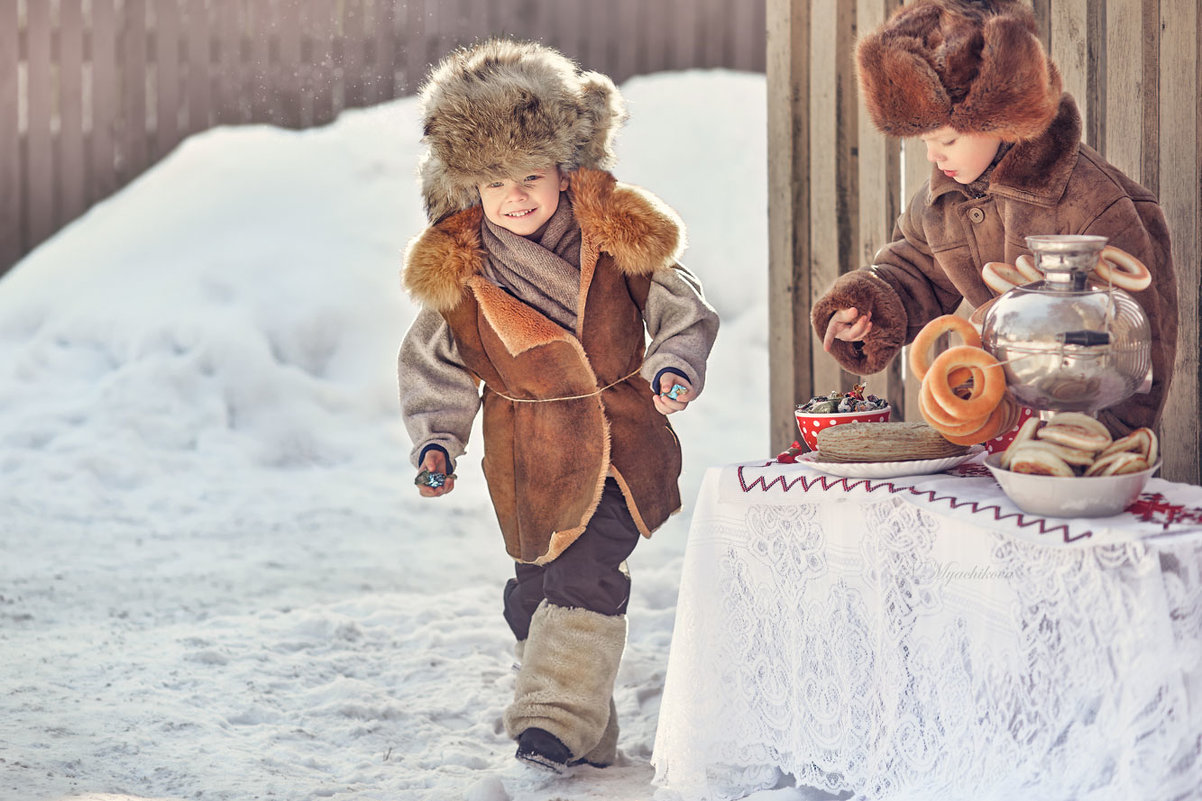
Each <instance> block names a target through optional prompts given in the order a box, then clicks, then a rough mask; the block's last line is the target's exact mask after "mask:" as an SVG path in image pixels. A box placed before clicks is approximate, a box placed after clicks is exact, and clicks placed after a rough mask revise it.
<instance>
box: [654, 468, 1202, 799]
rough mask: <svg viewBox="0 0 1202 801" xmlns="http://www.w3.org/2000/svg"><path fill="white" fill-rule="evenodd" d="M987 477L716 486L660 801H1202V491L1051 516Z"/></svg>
mask: <svg viewBox="0 0 1202 801" xmlns="http://www.w3.org/2000/svg"><path fill="white" fill-rule="evenodd" d="M974 468H976V469H974ZM980 470H983V468H979V467H978V466H974V465H971V464H970V465H962V466H961V467H960V468H957V471H958V472H959V473H960V475H946V474H944V475H939V476H926V477H920V478H907V479H890V480H888V481H885V482H880V481H865V480H852V479H847V480H844V479H837V478H832V477H830V476H823V475H821V474H819V473H817V472H814V471H813V470H811V469H810V468H807V467H803V466H801V465H782V464H777V463H767V464H765V463H763V462H760V463H753V464H745V465H730V466H726V467H721V468H712V469H710V470H709V471H708V472H707V474H706V476H705V479H704V482H703V484H702V488H701V491H700V493H699V497H698V501H697V505H696V508H695V511H694V515H693V523H692V528H691V530H690V533H689V542H688V547H687V550H686V553H685V560H684V570H683V575H682V580H681V588H680V596H679V601H678V604H677V612H676V625H675V632H674V634H673V640H672V649H671V655H670V657H669V662H668V673H667V677H666V680H665V687H664V696H663V700H662V703H661V707H660V714H659V728H658V731H657V734H656V740H655V748H654V754H653V757H652V762H653V764H654V765H655V769H656V775H655V782H656V784H657V785H658V786H659V789H658V790H657V792H656V799H657V801H668V800H669V799H672V800H674V799H685V800H686V801H710V800H711V799H734V798H741V797H744V796H746V795H748V794H750V793H752V792H755V791H757V790H761V789H765V788H770V787H774V786H777V785H778V783H780V782H781V780H782V776H783V774H791V775H792V777H793V781H794V782H795V783H796V784H797V785H798V786H808V787H814V788H819V789H821V790H824V791H827V792H831V793H838V794H842V795H843V796H844V797H851V798H853V799H865V801H894V800H898V801H900V800H901V799H907V800H910V799H913V800H914V801H918V800H919V799H921V800H922V801H935V800H936V799H973V800H974V801H986V800H988V799H998V801H1001V800H1002V799H1005V801H1011V800H1012V799H1020V798H1021V799H1024V801H1038V800H1040V799H1048V800H1049V801H1052V800H1053V799H1057V800H1059V799H1063V800H1064V801H1068V800H1069V799H1072V800H1073V801H1102V800H1103V799H1105V800H1106V801H1144V800H1145V799H1157V801H1162V800H1163V801H1168V800H1169V799H1177V800H1179V801H1180V800H1182V799H1200V798H1202V789H1199V788H1202V488H1198V487H1192V486H1188V485H1182V484H1173V483H1170V482H1166V481H1162V480H1160V479H1153V480H1152V481H1151V482H1149V484H1148V487H1147V488H1146V489H1145V492H1144V494H1143V495H1142V496H1141V498H1140V500H1139V501H1138V502H1137V504H1136V507H1135V508H1133V510H1131V511H1129V512H1128V513H1126V514H1124V515H1121V516H1119V517H1116V518H1110V519H1106V520H1076V521H1066V520H1054V519H1040V518H1035V517H1032V516H1029V515H1024V514H1023V513H1021V512H1020V511H1019V510H1017V509H1016V508H1015V507H1013V506H1012V505H1010V503H1009V501H1008V500H1007V499H1006V498H1005V496H1004V495H1003V494H1002V493H1001V490H1000V489H999V488H998V487H997V485H996V484H994V483H993V480H992V478H989V477H987V475H988V474H987V473H986V474H985V476H982V475H980V474H979V471H980Z"/></svg>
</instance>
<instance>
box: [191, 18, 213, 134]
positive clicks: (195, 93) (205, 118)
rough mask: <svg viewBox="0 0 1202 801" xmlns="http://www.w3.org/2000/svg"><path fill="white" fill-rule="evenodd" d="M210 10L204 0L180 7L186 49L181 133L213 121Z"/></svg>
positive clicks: (203, 126) (207, 124)
mask: <svg viewBox="0 0 1202 801" xmlns="http://www.w3.org/2000/svg"><path fill="white" fill-rule="evenodd" d="M215 1H216V0H214V2H215ZM212 12H213V9H212V6H211V5H210V4H209V3H206V2H204V0H200V1H199V2H197V1H196V0H193V2H190V3H187V4H186V5H185V6H184V13H185V15H186V16H185V22H184V31H185V34H186V38H187V50H188V53H187V58H186V60H185V62H184V63H185V65H186V67H187V73H188V84H187V86H188V91H187V96H188V127H187V128H186V129H185V133H195V132H197V131H203V130H205V129H206V128H208V127H209V126H210V125H212V124H213V118H212V106H213V84H212V77H211V76H212V74H213V62H212V59H213V40H212V21H211V14H212Z"/></svg>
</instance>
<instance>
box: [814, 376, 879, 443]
mask: <svg viewBox="0 0 1202 801" xmlns="http://www.w3.org/2000/svg"><path fill="white" fill-rule="evenodd" d="M889 411H890V408H889V402H888V401H886V400H885V399H884V398H878V397H877V396H876V395H866V394H864V385H863V384H856V386H855V387H853V388H852V390H851V391H850V392H842V393H841V392H839V391H838V390H832V391H831V392H830V393H829V394H827V395H816V396H814V397H813V398H810V400H809V401H807V402H806V403H800V404H798V405H797V408H796V409H795V410H794V415H795V417H796V418H797V429H798V430H799V431H800V432H801V439H802V441H803V442H805V444H806V446H807V447H809V449H810V450H811V451H816V450H818V432H819V431H821V430H823V429H824V428H830V427H831V426H837V425H840V424H842V423H887V422H889Z"/></svg>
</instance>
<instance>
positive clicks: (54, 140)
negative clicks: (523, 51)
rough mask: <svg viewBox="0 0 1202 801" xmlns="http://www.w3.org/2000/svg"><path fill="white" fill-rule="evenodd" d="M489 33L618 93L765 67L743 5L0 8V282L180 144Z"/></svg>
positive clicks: (369, 90) (18, 3)
mask: <svg viewBox="0 0 1202 801" xmlns="http://www.w3.org/2000/svg"><path fill="white" fill-rule="evenodd" d="M496 34H512V35H515V36H520V37H524V38H530V39H536V40H541V41H543V42H545V43H547V44H549V45H552V46H554V47H557V48H559V49H560V50H562V51H563V52H565V53H567V54H568V55H569V56H571V57H573V58H575V59H577V60H578V61H579V62H580V63H581V64H582V65H584V66H585V67H587V68H589V69H595V70H600V71H602V72H606V73H608V74H609V75H610V76H611V77H613V78H614V80H616V81H619V82H621V81H623V80H625V79H626V78H629V77H630V76H632V75H635V74H643V73H648V72H655V71H658V70H674V69H690V68H705V67H726V68H732V69H739V70H749V71H758V72H762V71H763V69H764V7H763V4H762V3H761V2H751V3H748V2H746V0H654V1H653V2H644V0H0V274H3V272H4V271H5V270H7V269H8V268H9V267H10V266H11V265H12V264H13V263H15V262H16V261H17V260H18V259H19V258H20V257H21V256H22V255H24V254H25V253H27V252H29V251H30V250H31V249H32V248H33V247H34V246H36V245H37V244H38V243H39V242H41V241H43V240H44V239H46V238H47V237H49V236H50V235H51V234H53V233H54V232H55V231H57V230H58V229H59V228H61V227H62V226H63V225H65V224H66V223H68V222H70V221H71V220H73V219H75V218H76V217H77V216H79V215H80V214H81V213H83V212H84V211H85V210H86V209H87V208H88V207H89V206H90V205H91V204H93V203H95V202H97V201H99V200H102V199H103V198H105V197H108V196H109V195H110V194H112V193H113V192H114V191H116V190H117V189H118V188H120V187H121V186H123V185H124V184H126V183H128V182H129V181H130V180H132V179H133V178H135V177H136V176H138V175H139V174H141V173H142V171H144V170H145V169H146V168H148V167H149V166H151V165H152V164H154V163H155V162H156V161H157V160H158V159H160V158H162V157H163V156H164V155H166V154H167V153H168V152H169V151H170V150H171V149H172V148H173V147H175V145H176V144H178V143H179V142H180V141H181V140H182V139H183V138H184V137H186V136H188V135H189V134H191V133H194V132H197V131H201V130H204V129H206V128H209V127H211V126H214V125H228V124H235V125H236V124H243V123H252V122H254V123H260V122H263V123H272V124H275V125H281V126H285V127H290V128H302V127H308V126H312V125H320V124H323V123H326V122H329V121H330V120H332V119H333V118H334V117H335V116H336V115H337V114H338V112H339V111H340V110H342V109H343V108H347V107H355V106H367V105H371V104H374V103H379V102H383V101H385V100H388V99H391V98H394V97H399V96H402V95H405V94H411V93H412V92H413V91H414V90H415V88H416V87H417V85H418V84H419V82H420V81H421V79H422V77H423V76H424V74H425V72H426V70H427V68H428V65H429V64H430V63H432V62H433V61H436V60H438V59H439V58H441V57H442V56H443V55H444V54H446V53H447V52H448V51H449V50H451V49H452V48H453V47H455V46H456V45H458V44H462V43H465V42H470V41H472V40H474V39H477V38H480V37H484V36H489V35H496Z"/></svg>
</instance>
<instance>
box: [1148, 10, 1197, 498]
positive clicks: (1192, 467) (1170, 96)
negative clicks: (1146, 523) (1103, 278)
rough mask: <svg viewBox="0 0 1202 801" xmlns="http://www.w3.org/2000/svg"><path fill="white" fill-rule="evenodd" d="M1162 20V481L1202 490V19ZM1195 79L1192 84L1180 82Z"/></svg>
mask: <svg viewBox="0 0 1202 801" xmlns="http://www.w3.org/2000/svg"><path fill="white" fill-rule="evenodd" d="M1161 14H1162V15H1163V19H1165V20H1171V21H1172V22H1171V24H1168V25H1162V26H1160V42H1159V45H1160V47H1159V50H1160V64H1159V70H1160V75H1161V76H1162V77H1161V80H1160V98H1159V99H1160V105H1159V109H1158V117H1159V123H1160V125H1159V128H1160V131H1161V136H1160V142H1159V145H1160V146H1159V147H1158V148H1157V149H1156V151H1155V152H1156V155H1157V156H1158V157H1159V159H1160V165H1159V172H1160V204H1161V206H1162V207H1163V208H1164V212H1165V216H1166V218H1167V220H1168V224H1169V231H1170V232H1171V234H1172V236H1173V265H1174V267H1175V269H1176V271H1177V294H1178V306H1179V314H1178V324H1179V328H1178V331H1177V363H1176V367H1175V369H1174V371H1173V385H1172V388H1171V389H1170V390H1169V402H1168V405H1167V406H1166V407H1165V410H1164V418H1163V422H1162V423H1161V427H1160V428H1161V438H1162V440H1163V441H1164V442H1165V443H1166V447H1163V448H1162V449H1161V452H1162V453H1163V454H1164V466H1163V467H1162V468H1161V471H1160V475H1162V476H1163V477H1164V478H1167V479H1169V480H1171V481H1184V482H1188V483H1190V484H1198V483H1202V452H1200V446H1202V427H1200V426H1202V417H1200V416H1199V408H1198V407H1199V397H1200V396H1199V392H1202V386H1200V379H1202V376H1200V374H1199V366H1198V350H1199V341H1200V336H1202V332H1200V331H1199V326H1198V314H1199V311H1200V309H1199V307H1200V306H1202V269H1200V263H1202V222H1200V216H1202V208H1200V204H1202V198H1200V197H1199V187H1202V102H1199V98H1198V86H1199V83H1198V80H1199V79H1202V58H1200V57H1199V52H1198V51H1199V42H1202V14H1200V13H1199V11H1198V6H1197V3H1196V0H1162V2H1161ZM1183 75H1192V76H1194V78H1195V80H1194V81H1189V80H1183V79H1182V76H1183Z"/></svg>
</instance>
